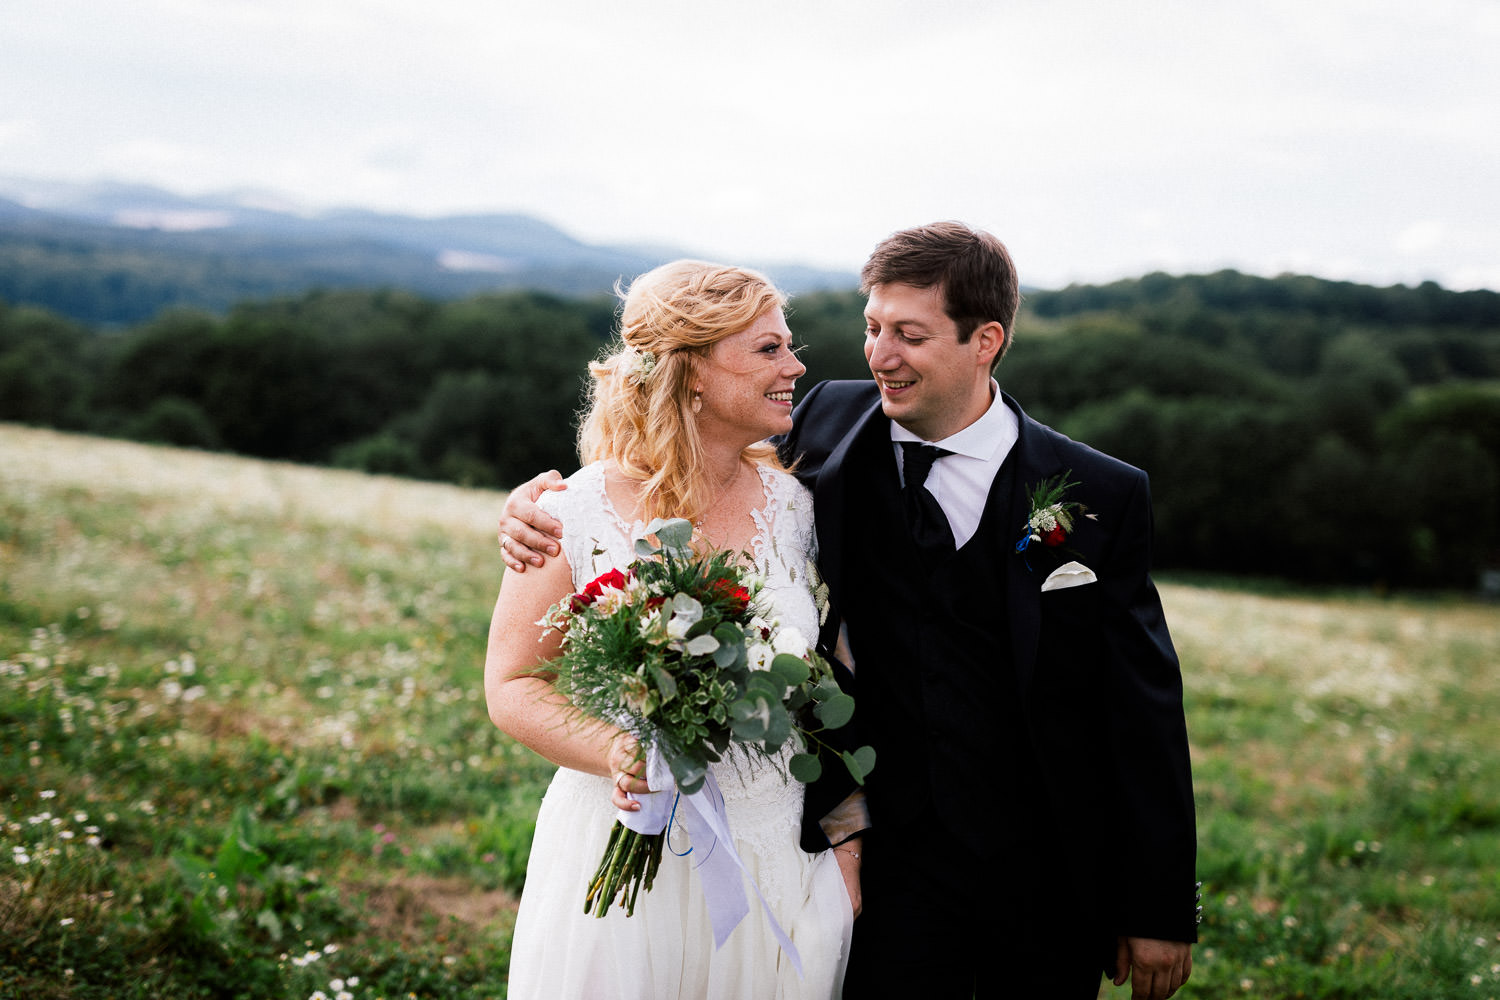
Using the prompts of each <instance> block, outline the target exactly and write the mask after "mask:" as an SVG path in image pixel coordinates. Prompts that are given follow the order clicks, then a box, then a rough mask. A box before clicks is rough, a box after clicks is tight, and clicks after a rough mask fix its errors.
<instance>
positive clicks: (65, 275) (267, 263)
mask: <svg viewBox="0 0 1500 1000" xmlns="http://www.w3.org/2000/svg"><path fill="white" fill-rule="evenodd" d="M683 256H702V254H700V253H694V252H693V251H691V250H678V249H675V248H670V247H666V248H645V247H627V246H599V245H593V244H588V243H584V242H582V241H580V240H578V239H575V238H574V237H572V236H570V235H568V234H567V233H565V232H563V231H562V230H560V229H558V228H557V227H555V226H552V225H550V224H548V223H546V222H543V221H541V220H540V219H536V218H534V217H531V216H526V215H518V214H490V215H458V216H447V217H441V218H419V217H414V216H405V215H391V214H385V213H380V212H372V211H359V210H341V211H331V212H323V213H318V214H305V213H299V212H296V211H294V210H292V209H289V208H287V207H285V206H281V205H278V204H277V203H276V202H275V200H274V199H272V198H269V197H267V196H264V195H254V194H231V195H223V196H216V197H203V198H190V197H184V196H181V195H177V194H173V193H171V192H168V191H163V190H160V189H157V188H152V187H144V186H139V185H126V184H114V183H100V184H89V185H75V184H57V183H51V182H35V181H22V180H8V179H5V178H0V302H4V303H7V304H10V305H36V306H42V307H44V308H47V309H50V310H52V311H53V312H57V313H60V314H62V315H64V316H68V317H70V318H73V319H76V320H79V321H80V322H84V323H89V324H97V325H103V326H118V325H127V324H132V323H137V322H140V321H142V320H145V319H148V318H150V317H152V316H154V315H156V314H157V313H159V312H161V311H162V310H163V309H167V308H170V307H173V306H185V307H191V308H198V309H206V310H209V311H211V312H222V311H224V310H225V309H227V308H229V307H230V306H232V305H234V304H235V303H236V302H240V301H244V300H247V299H264V298H270V297H275V296H281V295H295V294H299V293H301V292H305V291H308V290H311V289H314V288H356V287H357V288H396V289H402V290H406V291H410V292H414V293H416V294H419V295H424V296H430V297H434V298H459V297H463V296H467V295H472V294H475V293H478V292H484V291H494V290H502V289H514V288H532V289H538V290H541V291H550V292H555V293H558V294H563V295H587V294H593V293H604V292H608V291H609V290H610V288H611V287H612V286H613V285H614V283H615V281H616V280H617V279H620V278H622V277H623V278H627V279H628V278H629V277H631V276H633V275H636V274H639V273H640V272H642V271H645V270H647V269H649V268H651V267H654V266H656V265H657V264H660V263H662V262H664V261H667V260H671V259H673V258H676V257H683ZM747 263H752V266H759V267H761V268H763V269H764V270H766V271H767V272H768V273H769V274H770V275H771V276H772V277H773V278H774V279H775V280H776V281H777V283H778V284H780V285H781V286H782V287H783V288H785V289H786V290H787V291H789V292H794V293H795V292H804V291H812V290H817V289H844V288H853V287H854V286H855V285H856V284H857V283H858V278H857V277H856V276H855V275H854V274H852V273H844V272H837V271H828V270H820V269H817V268H812V267H805V266H800V265H788V264H774V263H765V262H762V263H759V264H755V263H754V262H747Z"/></svg>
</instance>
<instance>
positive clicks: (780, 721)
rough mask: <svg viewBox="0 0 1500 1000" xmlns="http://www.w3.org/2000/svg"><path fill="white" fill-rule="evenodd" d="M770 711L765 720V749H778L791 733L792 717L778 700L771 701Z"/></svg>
mask: <svg viewBox="0 0 1500 1000" xmlns="http://www.w3.org/2000/svg"><path fill="white" fill-rule="evenodd" d="M769 707H770V713H769V715H768V717H767V720H766V735H765V741H766V749H768V750H773V751H774V750H780V749H781V745H782V744H783V743H785V742H786V741H787V740H788V739H790V738H791V735H792V717H791V715H790V714H788V712H787V710H786V709H785V708H783V707H782V706H781V703H780V702H779V701H776V702H771V703H770V705H769Z"/></svg>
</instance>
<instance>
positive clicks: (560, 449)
mask: <svg viewBox="0 0 1500 1000" xmlns="http://www.w3.org/2000/svg"><path fill="white" fill-rule="evenodd" d="M862 308H863V300H862V297H861V296H859V295H858V294H856V293H853V292H824V293H811V294H807V295H802V296H798V297H797V298H796V299H795V300H794V301H793V303H792V309H791V313H790V317H789V318H790V323H791V326H792V329H793V331H794V332H795V334H796V335H797V337H798V339H799V340H801V341H802V342H803V343H804V344H805V345H806V351H805V353H804V355H803V358H804V360H805V362H806V363H807V365H808V374H807V376H806V377H805V379H804V381H803V383H802V384H803V387H804V389H805V388H806V387H807V386H810V385H811V384H813V383H814V382H815V381H817V380H819V379H823V378H862V377H866V375H867V372H866V369H865V366H864V359H863V356H862V352H861V349H860V345H861V342H862V340H863V335H864V333H863V331H864V325H863V320H862V318H861V311H862ZM614 324H615V303H614V301H613V300H612V299H610V298H608V297H605V296H595V297H581V298H564V297H560V296H555V295H551V294H546V293H540V292H530V291H515V292H504V293H496V294H487V295H479V296H475V297H471V298H468V299H463V300H460V301H436V300H432V299H427V298H423V297H420V296H418V295H414V294H411V293H405V292H400V291H390V290H384V291H350V290H339V291H321V292H313V293H308V294H304V295H301V296H298V297H294V298H284V299H273V300H266V301H253V302H245V303H242V304H240V305H239V306H237V307H235V308H233V309H231V310H229V311H228V312H227V313H225V314H224V315H214V314H210V313H206V312H195V311H182V310H174V311H168V312H164V313H162V314H160V315H158V316H156V317H154V318H153V319H150V320H148V321H146V322H143V323H141V324H139V325H136V326H133V327H130V328H128V329H125V330H118V331H107V330H94V329H90V328H87V327H84V326H81V325H79V324H77V323H74V322H72V321H69V320H66V319H63V318H61V317H59V316H57V315H55V314H53V313H49V312H46V311H44V310H41V309H37V308H34V307H27V306H7V305H5V304H3V303H0V419H3V420H12V421H22V422H27V423H32V424H39V425H45V426H53V427H58V428H63V429H72V430H80V431H87V432H91V433H99V434H106V435H115V436H123V437H130V438H135V439H139V440H144V441H159V442H164V443H170V444H178V445H187V446H191V447H199V448H208V449H220V450H226V451H232V452H236V453H240V454H246V455H254V456H260V457H265V458H276V459H288V460H293V461H299V462H310V463H319V464H333V465H341V466H347V467H353V468H359V469H365V470H368V471H372V472H382V473H391V474H396V475H404V476H414V477H421V478H433V479H444V480H451V481H454V482H460V483H467V484H473V485H484V486H505V485H511V484H514V483H516V482H519V481H521V480H523V479H525V478H527V477H529V476H530V475H532V474H533V473H535V472H537V471H539V470H542V469H546V468H559V469H563V470H568V469H571V468H573V467H575V466H576V464H577V460H576V457H575V455H574V449H573V432H574V429H575V426H576V418H577V412H578V409H579V407H580V406H581V404H582V393H583V384H584V370H585V366H586V364H587V362H588V361H589V360H591V359H592V358H594V357H595V356H597V355H598V353H599V352H600V350H601V349H602V348H603V347H604V345H605V344H606V343H607V342H608V340H609V339H610V337H611V335H612V332H613V328H614ZM999 380H1000V382H1001V385H1002V386H1003V387H1004V388H1005V389H1007V390H1008V391H1010V392H1011V393H1012V394H1014V395H1015V396H1016V397H1017V398H1018V399H1019V400H1020V401H1021V402H1022V404H1023V405H1024V406H1025V407H1026V408H1027V410H1028V412H1029V413H1031V414H1032V415H1033V416H1035V417H1037V418H1038V419H1041V420H1043V421H1046V422H1048V423H1051V424H1053V425H1054V426H1056V427H1058V428H1059V429H1060V430H1062V431H1064V432H1065V433H1068V434H1070V435H1072V436H1074V437H1076V438H1078V439H1080V440H1083V441H1087V442H1088V443H1090V444H1093V445H1095V446H1096V447H1099V448H1101V449H1103V450H1105V451H1108V452H1110V453H1112V454H1115V455H1118V456H1119V457H1121V458H1123V459H1125V460H1126V461H1129V462H1132V463H1133V464H1136V465H1139V466H1141V467H1142V468H1144V469H1146V470H1147V472H1149V473H1150V474H1151V477H1152V486H1153V494H1154V498H1155V502H1156V520H1157V562H1158V565H1160V566H1162V567H1163V568H1171V569H1187V570H1198V571H1205V572H1215V573H1234V574H1264V575H1272V576H1276V577H1280V578H1285V579H1291V580H1302V581H1315V582H1335V583H1357V584H1365V585H1368V584H1375V585H1389V586H1434V585H1436V586H1459V587H1468V586H1472V585H1473V584H1474V582H1475V580H1476V579H1477V574H1478V573H1479V572H1480V571H1481V570H1483V569H1485V568H1494V567H1497V566H1500V295H1497V294H1496V293H1493V292H1448V291H1444V290H1443V289H1441V288H1439V287H1437V286H1436V285H1432V284H1424V285H1421V286H1419V287H1416V288H1408V287H1404V286H1395V287H1392V288H1371V287H1368V286H1361V285H1352V284H1348V283H1343V282H1328V281H1322V280H1319V279H1314V278H1307V277H1296V276H1287V277H1281V278H1274V279H1267V278H1257V277H1252V276H1248V275H1243V274H1239V273H1237V272H1233V271H1225V272H1219V273H1217V274H1212V275H1193V276H1186V277H1172V276H1169V275H1161V274H1152V275H1147V276H1146V277H1144V278H1141V279H1136V280H1133V281H1124V282H1116V283H1114V284H1110V285H1103V286H1074V287H1069V288H1066V289H1062V290H1059V291H1049V292H1033V293H1031V294H1029V295H1028V297H1027V301H1026V303H1025V305H1024V307H1023V311H1022V315H1021V317H1020V319H1019V321H1018V323H1017V334H1016V344H1015V347H1014V348H1013V350H1012V352H1011V353H1010V354H1009V355H1008V356H1007V358H1006V360H1005V361H1004V362H1003V363H1002V365H1001V368H1000V372H999Z"/></svg>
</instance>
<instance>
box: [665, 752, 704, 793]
mask: <svg viewBox="0 0 1500 1000" xmlns="http://www.w3.org/2000/svg"><path fill="white" fill-rule="evenodd" d="M670 764H671V768H672V777H673V778H674V779H676V781H677V789H678V791H680V792H683V793H684V794H687V795H691V794H692V793H694V792H696V791H697V790H698V789H700V788H702V787H703V778H704V775H706V774H708V766H707V765H706V764H704V763H702V762H701V761H697V760H693V759H692V758H691V757H687V756H682V757H673V758H672V760H671V762H670Z"/></svg>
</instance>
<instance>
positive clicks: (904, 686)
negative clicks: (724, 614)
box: [839, 421, 1039, 874]
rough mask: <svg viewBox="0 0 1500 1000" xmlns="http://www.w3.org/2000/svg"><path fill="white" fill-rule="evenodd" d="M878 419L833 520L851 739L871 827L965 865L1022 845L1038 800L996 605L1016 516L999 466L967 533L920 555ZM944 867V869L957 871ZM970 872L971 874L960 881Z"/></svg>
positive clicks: (1001, 605)
mask: <svg viewBox="0 0 1500 1000" xmlns="http://www.w3.org/2000/svg"><path fill="white" fill-rule="evenodd" d="M886 426H887V425H885V424H884V422H883V421H876V422H875V432H872V433H869V434H866V435H864V436H863V440H861V441H859V442H857V443H856V444H855V447H854V449H853V450H852V451H851V453H850V456H849V462H850V463H852V464H851V467H850V468H848V469H847V471H846V475H847V480H848V481H849V482H855V483H860V484H862V486H863V485H864V484H873V487H874V488H873V489H872V490H871V491H870V492H869V493H864V492H863V491H861V492H859V493H858V494H857V495H851V496H849V497H848V498H847V501H848V502H847V508H846V509H845V510H844V511H843V512H842V514H843V517H844V519H845V521H844V532H845V535H844V537H845V543H844V551H845V553H846V555H845V562H846V567H847V568H846V570H845V574H846V575H845V580H846V581H847V586H846V589H847V591H848V596H847V597H846V599H845V600H844V602H843V603H842V604H841V605H840V607H839V611H840V613H841V614H842V615H843V616H844V618H845V619H846V620H847V621H848V624H849V635H850V642H851V646H852V651H853V654H854V662H855V672H856V676H857V684H858V709H857V712H858V713H859V714H860V715H862V716H863V719H862V720H861V725H860V730H861V732H862V733H863V734H865V735H866V736H873V737H874V739H873V740H872V743H873V744H874V746H875V750H876V753H877V755H878V762H877V765H876V770H877V771H878V772H879V780H878V782H876V783H874V784H872V785H871V786H869V788H868V789H867V794H868V796H869V805H870V812H871V822H872V824H873V825H874V827H875V830H876V832H877V835H878V834H879V832H880V831H881V830H885V831H889V832H890V833H891V834H892V835H893V836H900V837H903V838H906V839H910V838H917V839H919V840H920V841H923V842H929V841H931V842H941V843H943V844H944V845H946V849H947V850H950V851H951V850H959V851H961V852H962V853H963V854H965V855H968V856H970V857H975V858H978V857H983V856H992V854H993V852H994V851H996V850H997V849H1002V850H1003V849H1009V848H1016V849H1023V848H1024V844H1025V841H1026V839H1027V838H1028V837H1029V836H1030V834H1029V833H1027V831H1030V830H1033V829H1034V827H1035V824H1034V820H1033V818H1032V817H1026V818H1024V820H1022V818H1020V817H1016V816H1014V815H1012V813H1013V812H1014V809H1015V804H1016V803H1018V802H1028V803H1034V802H1036V801H1037V792H1038V791H1039V790H1038V788H1037V787H1035V783H1036V782H1037V769H1036V767H1035V762H1034V759H1033V754H1034V752H1033V750H1032V741H1031V739H1030V738H1029V735H1028V734H1027V732H1026V729H1025V726H1026V721H1025V714H1024V713H1022V712H1021V711H1020V698H1021V692H1020V690H1019V685H1018V682H1017V676H1016V671H1015V667H1014V662H1013V656H1012V653H1011V643H1010V630H1009V625H1008V615H1007V609H1006V606H1005V595H1006V593H1007V586H1006V574H1007V570H1008V566H1007V562H1006V561H1007V560H1008V559H1015V558H1017V556H1016V555H1015V554H1014V541H1015V538H1016V537H1019V535H1020V526H1021V523H1022V521H1024V515H1022V516H1021V517H1020V518H1019V519H1018V518H1017V516H1016V515H1015V512H1013V511H1011V510H1010V509H1009V508H1010V506H1011V502H1010V498H1011V494H1012V492H1013V491H1012V489H1011V485H1012V483H1013V480H1014V472H1013V468H1012V463H1011V462H1010V461H1009V460H1007V462H1006V464H1005V465H1004V466H1002V467H1001V469H1000V472H999V474H998V476H997V477H996V480H995V482H994V484H993V485H992V486H991V488H990V493H989V498H988V500H987V502H986V508H985V513H984V516H983V518H982V519H981V521H980V526H979V530H978V532H977V533H976V534H975V535H974V537H972V538H970V539H969V540H968V541H967V542H966V543H965V544H964V545H963V546H962V547H961V548H960V549H958V551H957V552H955V553H951V554H949V555H946V556H941V557H936V558H934V557H930V556H924V554H923V553H922V552H921V551H920V550H918V548H917V546H916V544H915V542H914V541H913V540H912V536H911V532H910V529H909V527H908V526H907V521H906V518H905V516H904V514H903V509H902V504H901V496H900V483H899V480H898V478H897V472H896V465H895V459H894V456H893V449H892V446H891V443H890V439H889V436H888V434H886V433H885V429H886ZM945 863H946V864H948V865H951V866H952V868H953V870H954V872H955V873H961V872H964V871H965V870H966V866H965V865H961V864H959V865H954V864H953V859H952V858H951V857H950V858H949V859H948V860H947V861H946V862H945ZM971 874H972V872H971Z"/></svg>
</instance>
